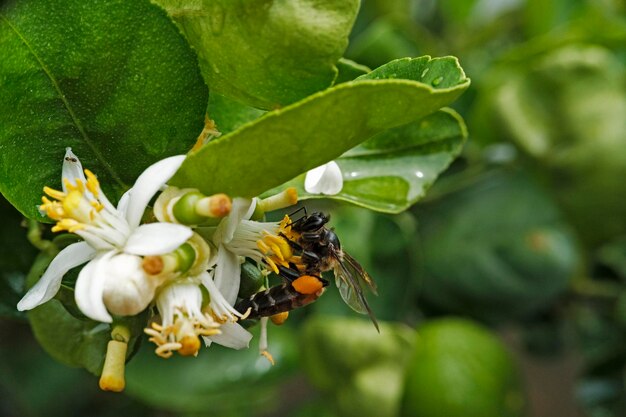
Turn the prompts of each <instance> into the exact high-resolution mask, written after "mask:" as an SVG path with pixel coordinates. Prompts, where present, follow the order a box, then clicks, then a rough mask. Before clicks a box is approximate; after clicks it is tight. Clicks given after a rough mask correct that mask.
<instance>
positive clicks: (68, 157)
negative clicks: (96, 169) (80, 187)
mask: <svg viewBox="0 0 626 417" xmlns="http://www.w3.org/2000/svg"><path fill="white" fill-rule="evenodd" d="M77 178H78V179H79V180H81V181H82V182H83V183H85V182H87V180H86V179H85V174H84V172H83V165H82V164H81V163H80V160H79V159H78V157H77V156H76V155H74V153H73V152H72V148H65V156H64V157H63V169H62V171H61V179H62V181H61V186H62V187H63V192H64V193H66V192H67V187H66V186H65V181H63V180H65V179H67V180H69V181H70V183H72V185H76V179H77Z"/></svg>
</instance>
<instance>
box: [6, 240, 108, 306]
mask: <svg viewBox="0 0 626 417" xmlns="http://www.w3.org/2000/svg"><path fill="white" fill-rule="evenodd" d="M94 256H96V251H95V250H94V249H93V248H91V246H89V244H87V243H85V242H78V243H73V244H71V245H69V246H68V247H66V248H64V249H63V250H62V251H61V252H59V253H58V254H57V256H56V257H55V258H54V259H53V260H52V262H51V263H50V265H49V266H48V269H46V272H45V273H44V274H43V276H42V277H41V278H40V279H39V281H38V282H37V284H35V285H34V286H33V287H32V288H31V289H30V290H29V291H28V292H27V293H26V295H24V297H23V298H22V299H21V300H20V302H19V303H18V304H17V309H18V310H19V311H24V310H30V309H32V308H35V307H37V306H38V305H41V304H43V303H45V302H46V301H48V300H50V299H51V298H52V297H54V296H55V294H56V293H57V292H58V291H59V288H60V287H61V280H62V279H63V275H65V273H66V272H67V271H69V270H70V269H72V268H74V267H77V266H78V265H81V264H83V263H85V262H87V261H89V260H91V259H93V257H94Z"/></svg>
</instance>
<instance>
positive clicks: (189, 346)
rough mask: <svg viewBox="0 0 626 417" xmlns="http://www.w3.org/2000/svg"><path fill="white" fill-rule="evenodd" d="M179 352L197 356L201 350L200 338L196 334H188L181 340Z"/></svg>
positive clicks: (182, 354)
mask: <svg viewBox="0 0 626 417" xmlns="http://www.w3.org/2000/svg"><path fill="white" fill-rule="evenodd" d="M180 345H181V346H180V349H178V354H179V355H181V356H192V355H193V356H197V355H198V350H200V338H199V337H198V336H196V335H186V336H184V337H183V338H182V339H181V340H180Z"/></svg>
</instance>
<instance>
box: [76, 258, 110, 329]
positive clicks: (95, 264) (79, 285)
mask: <svg viewBox="0 0 626 417" xmlns="http://www.w3.org/2000/svg"><path fill="white" fill-rule="evenodd" d="M113 255H115V252H114V251H110V252H107V253H105V254H104V255H102V256H99V257H97V258H96V259H94V260H93V261H91V262H89V263H88V264H87V265H85V267H84V268H83V269H82V270H81V271H80V273H79V274H78V279H77V280H76V288H75V290H74V298H75V299H76V305H78V308H79V309H80V311H82V312H83V314H84V315H86V316H87V317H89V318H90V319H92V320H95V321H100V322H103V323H111V322H112V321H113V318H112V317H111V315H110V314H109V312H108V311H107V309H106V307H105V306H104V299H103V295H104V284H105V282H106V279H107V271H106V267H107V265H108V262H109V260H110V259H111V257H113Z"/></svg>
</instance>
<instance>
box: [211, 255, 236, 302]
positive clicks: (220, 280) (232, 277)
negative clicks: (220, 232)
mask: <svg viewBox="0 0 626 417" xmlns="http://www.w3.org/2000/svg"><path fill="white" fill-rule="evenodd" d="M240 281H241V263H240V262H239V257H238V256H237V255H235V254H234V253H233V252H231V251H229V250H227V249H226V248H225V247H224V245H220V246H219V248H218V250H217V265H216V266H215V279H214V282H215V285H216V286H217V289H218V290H219V291H220V292H221V293H222V295H223V296H224V298H225V299H226V301H227V302H228V303H229V304H230V305H234V304H235V301H237V294H238V293H239V283H240Z"/></svg>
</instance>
